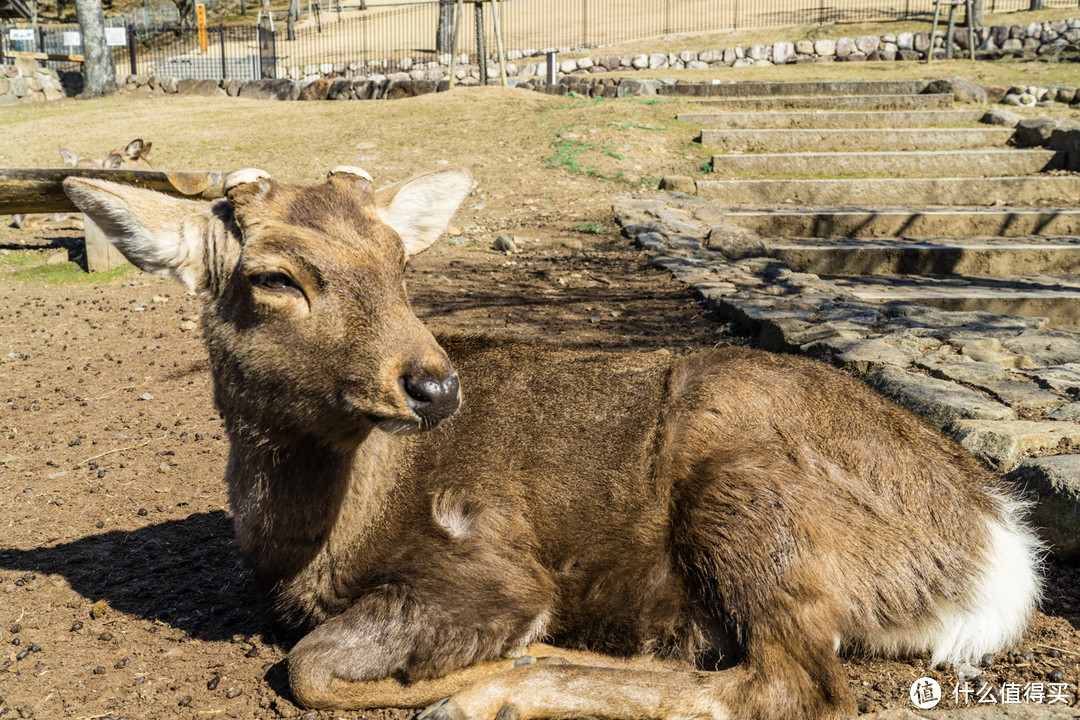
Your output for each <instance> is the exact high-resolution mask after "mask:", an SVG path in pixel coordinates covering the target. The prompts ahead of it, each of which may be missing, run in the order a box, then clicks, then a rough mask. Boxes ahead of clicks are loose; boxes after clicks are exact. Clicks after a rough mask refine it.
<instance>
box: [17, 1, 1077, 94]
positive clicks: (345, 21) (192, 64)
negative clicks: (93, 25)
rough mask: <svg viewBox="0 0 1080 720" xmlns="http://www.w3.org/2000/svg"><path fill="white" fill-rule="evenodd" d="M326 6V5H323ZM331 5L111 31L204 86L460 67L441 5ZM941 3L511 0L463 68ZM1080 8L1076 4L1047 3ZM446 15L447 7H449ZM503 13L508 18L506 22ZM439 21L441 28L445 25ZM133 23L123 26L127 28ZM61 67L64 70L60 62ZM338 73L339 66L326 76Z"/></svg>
mask: <svg viewBox="0 0 1080 720" xmlns="http://www.w3.org/2000/svg"><path fill="white" fill-rule="evenodd" d="M324 1H326V0H324ZM329 1H330V2H332V3H333V4H332V5H331V6H330V7H329V8H326V9H323V8H322V7H321V5H320V3H319V2H317V1H316V0H310V1H309V2H308V3H307V6H306V11H305V12H303V13H301V14H300V16H299V17H296V16H290V15H289V14H288V13H276V14H274V15H270V16H265V15H263V16H261V17H260V25H259V26H252V25H217V26H214V25H212V26H210V27H208V28H207V29H206V30H205V32H200V31H199V30H198V29H196V28H194V27H190V26H187V25H181V24H179V22H173V23H172V24H169V23H168V22H165V21H164V20H163V16H162V17H159V18H158V20H155V21H154V22H150V19H149V17H147V18H146V22H140V23H138V24H135V23H133V22H127V23H126V24H120V25H119V26H117V23H118V20H117V19H110V21H109V22H108V23H107V24H112V25H113V27H111V28H110V29H108V30H107V31H106V32H107V41H108V42H109V44H110V45H111V46H113V52H114V56H115V58H116V62H117V67H118V69H119V70H120V71H121V72H124V71H127V72H131V73H133V74H140V75H159V76H163V77H177V78H200V79H223V78H224V79H231V78H239V79H253V78H259V77H286V76H288V77H292V78H294V79H300V78H303V77H310V76H313V75H316V74H327V73H328V72H329V71H330V70H331V69H333V70H334V71H337V72H343V71H344V70H345V69H346V68H347V69H348V71H350V72H351V73H352V74H359V73H363V72H377V71H385V70H388V69H391V68H392V69H404V70H409V69H426V68H431V67H435V66H438V65H441V66H445V65H447V64H448V63H449V60H450V39H449V38H450V30H451V27H452V24H451V23H450V22H449V20H450V18H451V17H452V14H449V13H446V12H443V13H440V4H439V3H438V2H420V3H415V4H410V5H407V6H401V7H387V6H383V7H375V6H372V7H370V8H367V9H363V10H362V9H360V8H357V7H352V8H345V7H343V6H342V5H341V2H340V0H329ZM1029 5H1030V0H986V11H987V12H991V13H992V12H1008V11H1014V10H1026V9H1028V7H1029ZM933 6H934V3H933V0H723V1H721V0H502V1H501V2H498V3H491V2H485V3H481V4H475V5H474V4H473V3H465V4H464V13H463V15H462V17H461V18H460V22H459V23H458V25H459V27H458V39H457V44H456V52H457V54H458V55H459V57H458V61H460V62H467V63H469V64H475V63H476V62H477V58H478V57H480V56H483V57H486V58H492V57H494V55H495V52H496V47H497V43H496V32H495V26H496V24H498V25H499V28H500V30H501V36H502V40H503V50H504V51H505V52H506V54H507V55H508V56H509V58H510V59H511V60H513V59H516V58H517V57H527V56H533V55H539V54H541V53H543V52H545V51H550V50H558V51H561V52H565V51H568V50H573V49H583V48H592V47H602V46H605V45H613V44H616V43H622V42H627V41H634V40H642V39H647V38H651V37H663V36H665V35H674V34H686V33H708V32H719V31H727V30H744V29H751V28H769V27H783V26H788V25H807V24H827V23H835V22H842V21H858V20H891V19H911V18H918V17H923V18H928V17H929V16H930V15H931V14H932V12H933ZM1044 6H1045V7H1076V6H1077V0H1044ZM444 11H445V8H444ZM496 13H498V17H497V18H496ZM440 16H441V18H442V25H440ZM124 20H130V18H120V19H119V22H120V23H123V21H124ZM0 29H2V30H3V33H2V40H0V47H2V49H3V52H4V55H5V56H7V55H8V54H9V53H10V51H13V50H15V51H24V52H25V51H29V52H44V53H49V54H51V55H79V54H81V45H80V39H79V33H78V27H77V26H76V25H49V26H44V25H42V26H39V27H38V28H36V29H33V30H31V29H27V28H19V27H16V26H12V25H9V26H4V27H2V28H0ZM53 64H54V65H57V64H62V63H59V62H56V61H54V62H53ZM327 66H331V67H330V68H327Z"/></svg>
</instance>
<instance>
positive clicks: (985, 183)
mask: <svg viewBox="0 0 1080 720" xmlns="http://www.w3.org/2000/svg"><path fill="white" fill-rule="evenodd" d="M697 191H698V195H700V196H701V197H704V198H707V199H714V200H719V201H721V202H722V203H723V204H725V205H727V206H729V207H760V206H762V205H803V206H805V205H837V206H844V205H879V204H880V205H896V206H900V205H975V206H986V205H995V204H998V205H1004V204H1005V203H1008V204H1010V205H1039V204H1041V203H1065V204H1068V205H1071V204H1073V203H1075V202H1076V199H1077V198H1080V175H1043V176H1036V177H1000V178H858V179H850V178H849V179H838V180H837V179H830V180H699V181H698V182H697Z"/></svg>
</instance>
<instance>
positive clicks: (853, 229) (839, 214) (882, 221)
mask: <svg viewBox="0 0 1080 720" xmlns="http://www.w3.org/2000/svg"><path fill="white" fill-rule="evenodd" d="M1077 200H1080V198H1073V200H1072V203H1073V204H1075V202H1076V201H1077ZM725 217H726V219H727V220H729V221H731V222H733V223H736V224H738V225H741V226H743V227H745V228H748V229H750V230H753V231H754V232H756V233H757V234H758V235H761V236H763V237H775V238H792V237H819V238H845V237H848V238H896V237H901V238H933V237H938V238H942V237H949V238H963V237H984V238H985V237H1001V238H1020V237H1024V236H1031V235H1046V236H1055V235H1056V236H1063V235H1080V210H1041V209H1040V210H1023V209H1018V208H918V209H912V208H881V207H874V208H859V209H844V208H800V209H798V210H788V209H780V208H762V209H760V210H742V211H734V212H729V213H727V214H726V215H725Z"/></svg>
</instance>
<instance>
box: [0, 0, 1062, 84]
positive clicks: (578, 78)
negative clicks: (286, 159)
mask: <svg viewBox="0 0 1080 720" xmlns="http://www.w3.org/2000/svg"><path fill="white" fill-rule="evenodd" d="M971 40H972V38H971V37H970V33H969V32H968V30H967V28H958V29H957V30H956V44H957V52H961V53H962V52H966V50H967V48H968V47H969V42H971ZM974 42H975V43H976V49H977V56H978V57H980V58H982V59H987V60H993V59H1000V58H1003V57H1016V56H1020V57H1036V56H1043V55H1050V56H1063V55H1064V56H1069V55H1074V56H1077V57H1080V18H1073V19H1069V20H1048V21H1045V22H1042V23H1031V24H1029V25H1011V26H1009V25H994V26H990V27H985V28H980V29H979V30H978V31H977V32H976V34H975V38H974ZM943 45H944V31H942V30H939V31H938V33H937V35H936V36H935V37H934V38H933V41H931V38H930V34H929V33H927V32H917V33H908V32H905V33H885V34H883V35H863V36H859V37H854V38H851V37H841V38H838V39H835V40H832V39H819V40H815V41H810V40H799V41H797V42H788V41H779V42H775V43H773V44H771V45H764V44H763V45H751V46H748V47H745V48H744V47H742V46H735V47H728V48H705V49H702V50H696V51H695V50H683V51H681V52H679V53H661V52H654V53H640V54H636V55H619V56H616V55H593V56H586V57H579V58H573V59H564V60H561V61H558V62H559V66H558V68H557V72H556V74H557V75H558V76H559V82H558V83H557V84H556V85H554V86H548V85H546V84H545V83H544V82H543V78H544V77H546V74H547V65H546V60H545V57H546V56H545V55H544V53H543V52H541V51H535V50H526V51H523V52H517V51H514V52H509V53H507V60H508V62H507V63H506V72H507V76H508V78H509V80H510V83H511V84H513V85H520V86H525V87H528V88H530V89H536V90H541V91H545V92H553V93H562V94H565V93H566V92H569V91H571V90H573V91H574V92H577V93H578V94H590V95H593V96H598V95H605V96H612V97H614V96H615V95H626V94H651V93H652V92H654V88H655V87H657V86H658V85H659V84H661V83H668V84H673V83H674V82H675V81H674V80H670V81H659V80H656V81H639V82H640V84H639V85H633V86H631V85H627V86H625V87H623V88H620V89H619V90H613V89H611V88H614V87H615V86H618V85H619V84H620V83H619V81H616V80H612V79H610V78H609V79H604V80H602V81H601V80H600V79H598V78H591V77H589V76H591V75H593V74H596V73H612V72H619V73H633V72H635V71H639V70H651V71H657V70H664V69H672V70H681V69H707V68H724V67H747V66H762V65H783V64H793V63H819V62H860V61H900V60H914V61H917V60H923V59H925V58H926V55H927V53H928V52H931V46H933V50H932V52H933V53H934V56H935V57H943V56H944V53H945V51H944V48H943ZM20 60H21V61H22V63H23V64H22V65H20V64H16V65H14V66H5V70H7V71H8V73H9V78H8V79H9V80H10V79H11V76H10V73H12V72H14V73H16V76H17V77H26V79H27V83H26V86H24V85H23V83H22V82H19V83H17V87H16V89H17V90H18V91H19V92H21V93H22V94H21V95H18V94H15V93H11V91H10V90H11V89H10V87H9V88H7V89H5V91H4V93H0V104H12V103H14V102H19V101H22V102H37V101H41V100H43V99H55V98H58V97H62V96H63V95H56V93H55V91H56V90H61V91H63V93H64V94H66V95H75V94H77V93H78V92H81V91H82V75H81V74H80V73H65V74H64V76H63V77H62V78H57V76H56V73H55V72H51V71H46V70H40V69H37V68H36V64H35V63H34V61H32V60H25V59H20ZM449 62H450V56H449V55H443V56H440V57H439V58H437V59H436V60H426V59H424V60H421V59H412V58H404V59H402V60H394V61H391V60H382V61H377V62H369V63H363V62H350V63H345V62H339V63H325V64H322V65H307V66H302V67H301V66H289V67H281V68H279V71H280V72H282V74H283V75H284V76H285V78H283V79H280V80H257V81H247V82H245V81H240V80H228V81H216V80H178V79H176V78H165V77H158V76H154V75H147V76H136V75H127V76H125V77H124V78H123V79H122V81H121V89H122V90H124V91H128V92H138V93H148V94H154V93H158V94H165V93H180V94H198V95H213V94H224V95H233V96H237V95H238V96H241V97H267V98H273V99H282V100H284V99H301V100H309V99H336V100H348V99H364V100H367V99H382V98H389V99H393V98H398V97H409V96H412V95H419V94H422V93H425V92H435V91H436V90H440V89H443V88H445V87H447V85H448V79H449V75H450V71H449V67H448V66H449ZM29 64H32V65H34V67H33V68H30V67H29ZM487 71H488V78H489V80H488V82H489V83H498V82H499V80H498V78H499V67H498V66H497V65H495V64H494V63H491V64H489V66H488V68H487ZM454 76H455V82H456V83H458V84H460V85H462V86H470V85H479V84H480V69H479V67H476V66H472V67H464V66H458V67H457V68H456V69H455V72H454ZM46 78H48V79H46ZM35 80H36V82H32V81H35ZM56 80H62V85H61V86H59V87H53V86H54V85H55V84H56V82H55V81H56ZM0 85H2V81H0ZM30 85H33V86H34V87H35V89H30V87H29V86H30ZM47 87H52V89H53V91H54V92H51V93H48V95H49V96H50V97H48V98H46V97H45V95H46V93H47V90H46V88H47ZM1032 90H1035V92H1031V91H1032ZM987 91H988V94H989V100H990V102H1001V101H1003V100H1004V101H1006V102H1010V103H1015V104H1031V103H1032V100H1033V98H1034V102H1054V101H1057V102H1068V103H1073V102H1075V101H1076V98H1077V92H1076V89H1075V88H1000V89H991V88H987ZM39 93H40V94H39ZM8 94H13V95H15V97H14V98H13V99H6V100H5V99H4V98H5V96H6V95H8Z"/></svg>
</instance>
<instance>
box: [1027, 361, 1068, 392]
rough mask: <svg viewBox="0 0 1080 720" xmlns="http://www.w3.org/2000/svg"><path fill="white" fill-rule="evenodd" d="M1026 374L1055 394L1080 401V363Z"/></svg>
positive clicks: (1040, 369)
mask: <svg viewBox="0 0 1080 720" xmlns="http://www.w3.org/2000/svg"><path fill="white" fill-rule="evenodd" d="M1025 374H1026V375H1027V376H1028V377H1030V378H1032V379H1034V380H1035V381H1036V382H1038V383H1039V384H1040V385H1043V386H1045V387H1048V388H1050V389H1051V390H1053V391H1054V392H1058V393H1062V394H1065V395H1068V396H1070V397H1073V398H1076V399H1080V363H1069V364H1065V365H1057V366H1054V367H1044V368H1038V369H1035V370H1029V371H1028V372H1027V373H1025Z"/></svg>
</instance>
